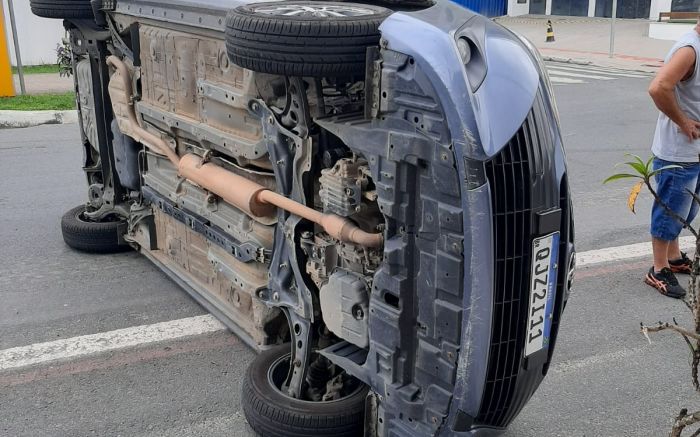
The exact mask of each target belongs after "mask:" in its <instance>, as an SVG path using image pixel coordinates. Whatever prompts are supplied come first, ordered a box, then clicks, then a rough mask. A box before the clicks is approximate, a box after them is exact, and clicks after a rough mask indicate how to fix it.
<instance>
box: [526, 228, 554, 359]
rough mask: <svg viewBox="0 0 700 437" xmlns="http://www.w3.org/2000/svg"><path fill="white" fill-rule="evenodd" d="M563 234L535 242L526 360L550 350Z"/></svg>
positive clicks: (540, 238) (542, 238)
mask: <svg viewBox="0 0 700 437" xmlns="http://www.w3.org/2000/svg"><path fill="white" fill-rule="evenodd" d="M558 260H559V232H555V233H553V234H549V235H546V236H544V237H539V238H536V239H535V240H534V241H533V242H532V270H531V276H530V305H529V311H528V320H527V336H526V338H525V356H526V357H527V356H530V355H532V354H534V353H535V352H537V351H540V350H542V349H543V348H545V347H549V335H550V330H551V328H552V311H553V310H554V296H555V295H556V286H557V271H558V266H557V262H558Z"/></svg>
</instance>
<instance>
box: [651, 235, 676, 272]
mask: <svg viewBox="0 0 700 437" xmlns="http://www.w3.org/2000/svg"><path fill="white" fill-rule="evenodd" d="M666 258H667V259H668V261H676V260H679V259H681V258H683V255H682V254H681V246H680V245H679V244H678V238H676V239H675V240H673V241H671V242H669V243H668V256H667V257H666ZM666 264H667V265H666V267H668V262H667V263H666ZM654 265H656V261H654Z"/></svg>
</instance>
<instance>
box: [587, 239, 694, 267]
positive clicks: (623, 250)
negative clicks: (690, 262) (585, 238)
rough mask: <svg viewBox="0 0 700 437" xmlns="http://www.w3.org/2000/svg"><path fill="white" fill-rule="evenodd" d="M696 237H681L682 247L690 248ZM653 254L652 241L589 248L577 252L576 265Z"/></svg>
mask: <svg viewBox="0 0 700 437" xmlns="http://www.w3.org/2000/svg"><path fill="white" fill-rule="evenodd" d="M694 238H695V237H681V238H680V241H679V243H680V245H681V248H683V249H684V250H685V249H689V248H692V247H693V246H694V245H695V241H694ZM643 256H651V243H650V242H647V243H637V244H628V245H627V246H617V247H608V248H605V249H598V250H589V251H588V252H581V253H577V254H576V265H577V266H580V267H582V266H587V265H592V264H600V263H605V262H613V261H623V260H627V259H632V258H641V257H643Z"/></svg>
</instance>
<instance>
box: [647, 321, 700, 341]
mask: <svg viewBox="0 0 700 437" xmlns="http://www.w3.org/2000/svg"><path fill="white" fill-rule="evenodd" d="M667 329H670V330H671V331H676V332H677V333H679V334H681V335H682V336H685V337H690V338H692V339H694V340H699V341H700V334H696V333H695V332H692V331H689V330H687V329H685V328H683V327H681V326H676V325H671V324H670V323H668V322H666V323H661V322H659V324H658V325H657V326H642V331H641V332H642V334H644V333H645V332H659V331H665V330H667Z"/></svg>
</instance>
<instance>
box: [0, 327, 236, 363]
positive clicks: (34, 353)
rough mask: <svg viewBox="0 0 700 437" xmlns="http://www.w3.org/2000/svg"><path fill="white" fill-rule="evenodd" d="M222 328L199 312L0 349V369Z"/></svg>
mask: <svg viewBox="0 0 700 437" xmlns="http://www.w3.org/2000/svg"><path fill="white" fill-rule="evenodd" d="M224 329H226V328H225V327H224V325H222V324H221V322H219V321H218V320H216V319H215V318H214V317H213V316H211V315H203V316H196V317H188V318H185V319H178V320H171V321H169V322H161V323H155V324H153V325H143V326H134V327H131V328H125V329H117V330H115V331H109V332H102V333H99V334H91V335H83V336H80V337H73V338H66V339H61V340H54V341H49V342H46V343H37V344H32V345H29V346H21V347H15V348H11V349H5V350H3V351H0V370H8V369H14V368H18V367H26V366H31V365H35V364H42V363H46V362H50V361H59V360H65V359H68V358H76V357H81V356H86V355H94V354H98V353H103V352H108V351H115V350H119V349H125V348H128V347H134V346H142V345H145V344H150V343H156V342H162V341H168V340H177V339H181V338H184V337H190V336H193V335H201V334H207V333H212V332H217V331H221V330H224Z"/></svg>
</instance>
